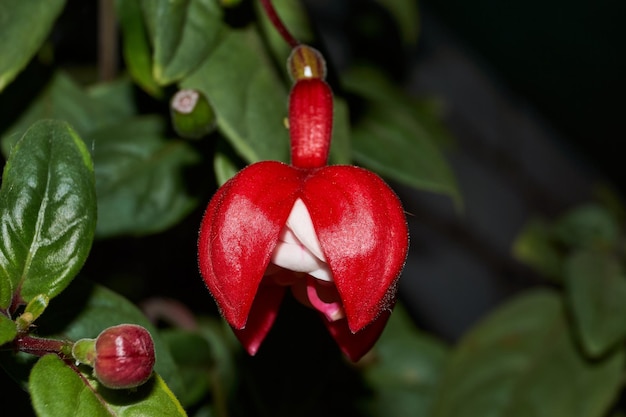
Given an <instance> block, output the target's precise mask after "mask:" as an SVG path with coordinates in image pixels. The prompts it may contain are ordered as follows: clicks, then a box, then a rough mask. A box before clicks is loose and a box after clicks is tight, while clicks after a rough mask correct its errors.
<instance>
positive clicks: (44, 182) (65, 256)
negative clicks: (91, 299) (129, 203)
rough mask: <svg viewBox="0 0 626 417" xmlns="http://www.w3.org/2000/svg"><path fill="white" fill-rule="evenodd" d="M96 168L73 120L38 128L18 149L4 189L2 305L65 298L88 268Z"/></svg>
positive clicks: (0, 197)
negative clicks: (17, 299)
mask: <svg viewBox="0 0 626 417" xmlns="http://www.w3.org/2000/svg"><path fill="white" fill-rule="evenodd" d="M95 226H96V195H95V184H94V171H93V164H92V162H91V158H90V156H89V153H88V152H87V149H86V147H85V144H84V143H83V141H82V140H81V139H80V138H79V137H78V135H77V134H76V132H74V130H72V129H71V128H70V127H69V126H68V125H67V124H66V123H63V122H59V121H41V122H38V123H36V124H34V125H33V126H32V127H31V128H30V129H29V130H28V131H27V132H26V133H25V134H24V136H23V137H22V139H20V141H19V142H18V143H17V144H16V145H15V147H14V148H13V151H12V153H11V155H10V157H9V159H8V161H7V163H6V166H5V170H4V176H3V181H2V188H1V189H0V227H1V228H2V239H0V282H1V284H0V291H1V293H0V307H2V308H7V307H8V306H9V305H10V303H11V300H12V297H13V293H14V292H16V291H19V296H20V297H21V298H22V299H23V300H24V301H29V300H30V299H31V298H32V297H34V296H37V295H39V294H44V295H47V296H48V297H50V298H52V297H54V296H56V295H57V294H58V293H60V292H61V291H62V290H63V289H64V288H65V287H66V286H67V285H68V284H69V283H70V281H71V280H72V279H73V278H74V276H75V275H76V273H77V272H78V270H79V269H80V268H81V267H82V265H83V263H84V262H85V259H86V258H87V255H88V253H89V250H90V248H91V243H92V241H93V237H94V230H95Z"/></svg>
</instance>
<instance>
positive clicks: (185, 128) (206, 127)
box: [170, 90, 216, 139]
mask: <svg viewBox="0 0 626 417" xmlns="http://www.w3.org/2000/svg"><path fill="white" fill-rule="evenodd" d="M170 113H171V116H172V124H173V126H174V130H175V131H176V133H177V134H178V135H179V136H180V137H183V138H186V139H199V138H201V137H203V136H205V135H207V134H209V133H211V131H212V130H213V129H214V128H215V122H216V117H215V112H214V111H213V107H211V104H210V103H209V101H208V100H207V99H206V97H205V96H204V95H203V94H202V93H200V92H199V91H197V90H180V91H178V92H177V93H176V94H174V97H172V101H171V102H170Z"/></svg>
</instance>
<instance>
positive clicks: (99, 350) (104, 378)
mask: <svg viewBox="0 0 626 417" xmlns="http://www.w3.org/2000/svg"><path fill="white" fill-rule="evenodd" d="M95 347H96V349H95V351H96V357H95V361H94V368H93V370H94V375H95V377H96V378H97V379H98V381H100V383H101V384H102V385H104V386H105V387H107V388H115V389H122V388H134V387H137V386H139V385H141V384H143V383H144V382H146V381H147V380H148V379H149V378H150V376H151V375H152V368H153V367H154V363H155V360H156V359H155V354H154V342H153V341H152V336H150V333H149V332H148V331H147V330H146V329H145V328H143V327H141V326H138V325H134V324H121V325H119V326H113V327H109V328H108V329H105V330H104V331H102V333H100V335H99V336H98V337H97V338H96V342H95Z"/></svg>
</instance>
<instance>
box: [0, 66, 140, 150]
mask: <svg viewBox="0 0 626 417" xmlns="http://www.w3.org/2000/svg"><path fill="white" fill-rule="evenodd" d="M96 91H102V90H101V89H99V90H96ZM116 91H117V93H118V94H126V93H125V91H124V90H123V89H118V90H116ZM97 97H98V94H97V93H95V94H94V95H93V96H92V95H90V94H89V93H87V92H85V91H84V90H83V89H82V88H81V87H80V86H78V85H77V84H76V83H74V81H72V79H71V78H70V77H68V76H67V75H65V74H64V73H62V72H59V73H57V74H55V76H54V77H53V79H52V80H51V82H50V83H49V85H48V86H47V87H46V89H45V90H44V91H43V92H42V93H41V94H40V96H39V97H37V99H36V100H35V101H34V102H33V104H32V105H31V106H30V107H29V108H28V109H27V110H26V111H25V112H24V113H23V114H22V116H21V117H20V118H19V120H17V121H16V122H15V123H14V124H13V125H12V126H11V127H10V128H9V129H8V130H7V132H5V134H4V135H3V137H2V143H1V145H2V152H3V154H4V155H5V156H7V155H8V154H9V152H10V150H11V147H12V146H13V145H14V144H15V142H17V140H18V139H19V138H20V136H22V134H23V133H24V132H25V131H26V129H28V128H29V127H30V126H31V125H32V124H33V123H35V122H36V121H38V120H40V119H59V120H64V121H66V122H68V123H69V124H70V125H72V127H73V128H74V129H76V131H77V132H78V133H79V134H80V135H81V136H84V135H85V134H86V133H89V132H91V131H92V130H95V129H99V128H101V127H103V126H107V125H111V124H114V123H117V122H119V121H120V120H123V119H124V118H126V117H128V108H127V107H126V106H125V105H120V100H117V101H112V100H111V99H110V97H107V98H106V99H103V100H99V99H98V98H97Z"/></svg>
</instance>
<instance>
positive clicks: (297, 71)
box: [287, 45, 326, 82]
mask: <svg viewBox="0 0 626 417" xmlns="http://www.w3.org/2000/svg"><path fill="white" fill-rule="evenodd" d="M287 69H288V71H289V75H290V76H291V79H292V80H293V81H294V82H295V81H298V80H304V79H309V78H320V79H322V80H323V79H325V78H326V61H325V60H324V57H323V56H322V54H321V53H320V52H319V51H318V50H317V49H315V48H311V47H310V46H307V45H298V46H296V47H295V48H293V50H292V51H291V55H289V58H288V59H287Z"/></svg>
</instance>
